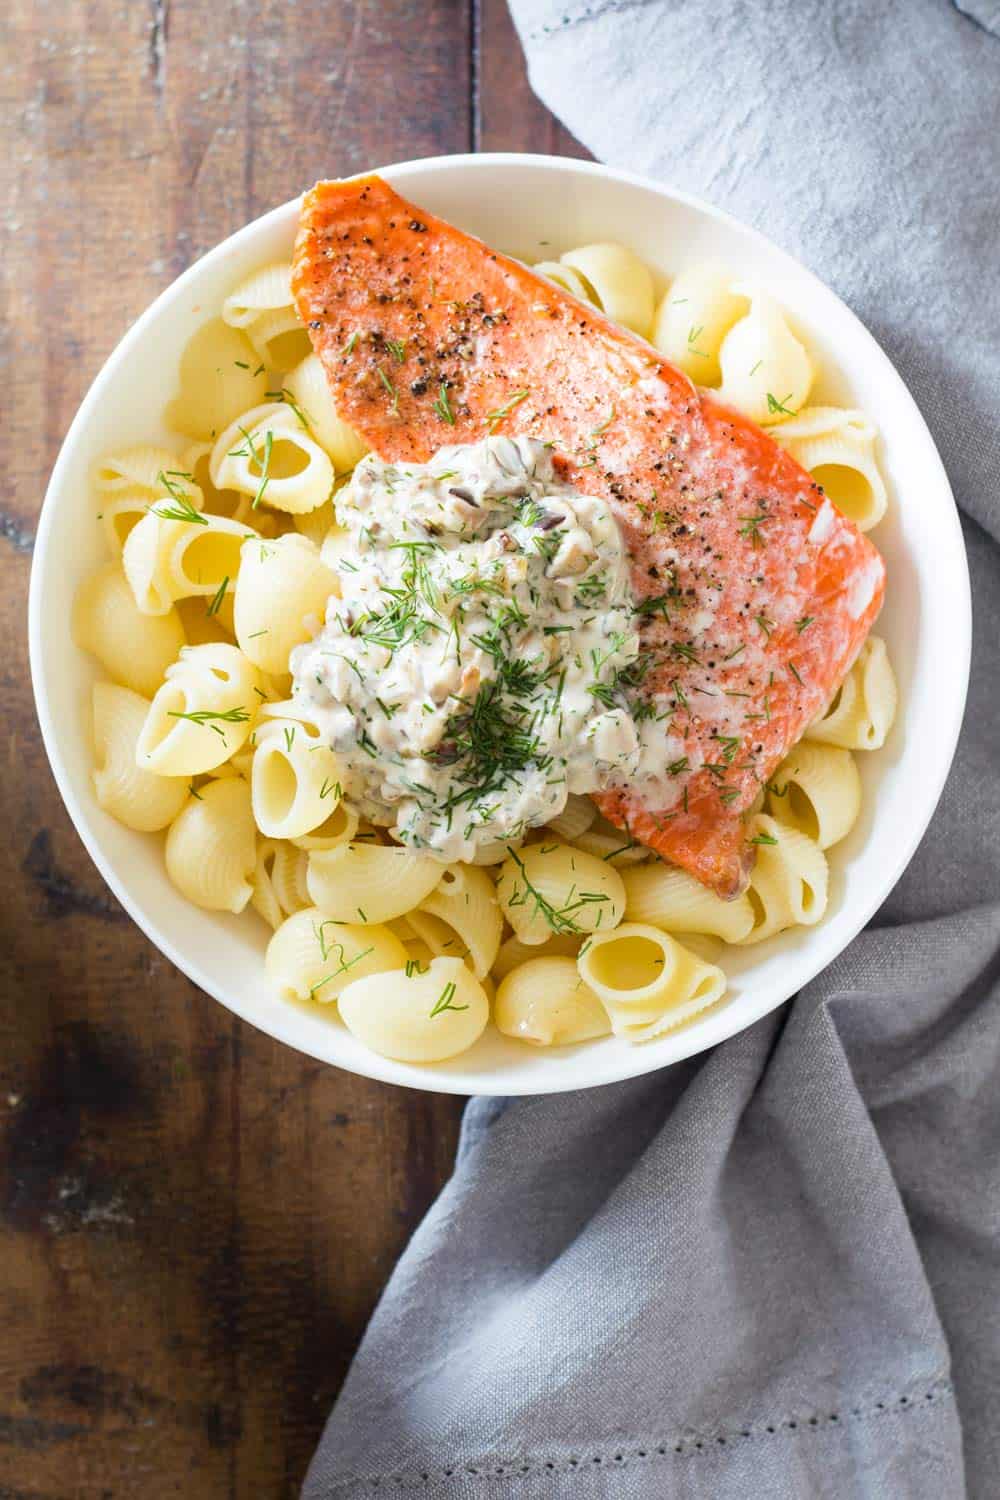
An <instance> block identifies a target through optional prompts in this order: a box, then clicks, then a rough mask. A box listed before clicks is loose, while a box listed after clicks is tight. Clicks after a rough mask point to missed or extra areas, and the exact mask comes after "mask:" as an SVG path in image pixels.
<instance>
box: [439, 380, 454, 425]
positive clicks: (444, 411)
mask: <svg viewBox="0 0 1000 1500" xmlns="http://www.w3.org/2000/svg"><path fill="white" fill-rule="evenodd" d="M434 410H435V412H436V413H437V415H438V417H439V418H440V420H441V421H442V422H447V423H448V426H449V427H454V425H455V413H454V412H453V411H452V409H451V402H450V401H449V399H448V387H447V386H446V385H445V383H444V381H442V382H441V384H440V385H439V386H438V393H437V397H436V399H435V401H434Z"/></svg>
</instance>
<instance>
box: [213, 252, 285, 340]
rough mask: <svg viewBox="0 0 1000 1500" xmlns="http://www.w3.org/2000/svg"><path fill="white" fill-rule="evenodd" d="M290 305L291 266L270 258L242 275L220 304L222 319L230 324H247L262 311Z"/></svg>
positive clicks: (254, 320) (236, 326)
mask: <svg viewBox="0 0 1000 1500" xmlns="http://www.w3.org/2000/svg"><path fill="white" fill-rule="evenodd" d="M291 305H292V266H291V262H290V261H287V260H281V261H272V262H270V264H268V265H266V266H261V267H260V269H259V270H257V271H252V272H251V273H250V275H249V276H245V277H244V278H243V280H242V281H241V282H240V283H239V285H238V286H237V287H236V288H235V290H234V291H232V292H230V294H229V296H228V297H227V298H226V300H225V302H223V304H222V317H223V320H224V321H225V322H226V323H228V324H229V326H230V327H231V328H249V327H250V326H251V324H253V323H255V322H256V320H257V319H258V318H259V317H260V316H261V314H262V313H265V312H271V311H273V310H274V309H275V308H283V307H291Z"/></svg>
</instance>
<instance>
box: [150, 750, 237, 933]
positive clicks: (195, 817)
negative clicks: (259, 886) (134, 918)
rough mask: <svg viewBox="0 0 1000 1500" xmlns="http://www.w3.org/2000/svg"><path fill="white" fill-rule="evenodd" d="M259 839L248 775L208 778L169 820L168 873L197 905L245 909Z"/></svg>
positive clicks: (223, 908) (178, 887) (233, 909)
mask: <svg viewBox="0 0 1000 1500" xmlns="http://www.w3.org/2000/svg"><path fill="white" fill-rule="evenodd" d="M256 844H257V830H256V828H255V827H254V821H253V813H252V812H251V810H250V788H249V787H248V786H247V784H246V782H245V781H244V780H243V778H242V777H240V776H232V777H227V778H226V779H225V780H223V781H209V782H206V783H205V785H204V786H203V787H202V788H201V789H200V790H199V792H198V793H197V795H192V796H191V797H190V798H189V799H188V801H187V803H186V805H185V806H184V808H183V809H182V810H181V812H180V814H179V815H178V817H177V818H176V819H175V820H174V822H173V823H172V824H171V825H170V831H169V832H168V834H167V842H166V846H165V850H164V857H165V860H166V866H167V874H168V875H169V876H170V879H171V880H172V881H173V883H174V885H175V886H176V887H177V889H178V890H179V891H180V892H181V894H182V895H183V896H186V897H187V899H188V900H189V901H192V902H193V903H194V905H195V906H201V907H204V908H205V909H206V910H208V911H231V912H240V911H242V910H243V908H244V907H245V906H246V904H247V902H248V901H249V900H250V897H251V896H252V895H253V886H252V885H251V884H250V877H251V876H252V875H253V873H254V867H255V865H256V862H257V849H256Z"/></svg>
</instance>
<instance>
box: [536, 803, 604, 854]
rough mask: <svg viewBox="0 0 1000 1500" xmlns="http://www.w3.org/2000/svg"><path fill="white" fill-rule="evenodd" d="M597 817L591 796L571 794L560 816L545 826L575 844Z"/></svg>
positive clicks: (557, 835)
mask: <svg viewBox="0 0 1000 1500" xmlns="http://www.w3.org/2000/svg"><path fill="white" fill-rule="evenodd" d="M596 817H597V808H596V807H595V806H594V804H593V802H591V800H590V798H589V797H575V796H573V795H570V796H569V797H567V798H566V806H565V807H564V808H563V810H562V812H561V813H560V814H559V816H558V817H556V818H550V819H549V821H548V822H547V823H546V825H545V826H546V828H549V829H551V831H552V832H553V833H554V834H555V835H556V837H557V838H560V839H565V841H566V843H567V844H574V843H576V842H577V840H578V839H579V837H580V835H581V834H582V833H586V832H587V829H588V828H589V827H590V826H591V824H592V823H593V821H594V819H595V818H596ZM616 832H617V830H616Z"/></svg>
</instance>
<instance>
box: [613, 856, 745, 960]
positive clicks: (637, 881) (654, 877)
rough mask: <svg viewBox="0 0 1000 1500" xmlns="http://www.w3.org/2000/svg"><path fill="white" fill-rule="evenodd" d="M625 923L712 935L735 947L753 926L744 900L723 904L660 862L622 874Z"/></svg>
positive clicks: (685, 875)
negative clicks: (638, 923)
mask: <svg viewBox="0 0 1000 1500" xmlns="http://www.w3.org/2000/svg"><path fill="white" fill-rule="evenodd" d="M622 880H623V882H624V885H625V920H626V922H641V923H645V924H647V925H652V926H653V927H662V929H663V931H664V932H685V933H687V932H702V933H714V935H715V936H716V937H720V938H723V939H724V940H725V941H726V942H727V943H737V942H739V940H740V938H744V937H746V935H747V933H748V932H749V931H750V929H751V927H752V926H753V909H752V908H751V906H750V902H749V900H748V899H747V897H746V896H737V897H736V899H735V901H723V900H722V898H721V897H720V896H717V895H716V894H715V892H714V891H710V890H709V889H708V888H707V887H706V886H703V885H701V884H700V883H699V882H698V881H697V880H695V878H694V876H693V875H689V874H688V873H687V871H686V870H682V869H680V868H679V867H678V866H677V865H670V864H667V863H666V862H665V861H664V860H653V861H651V862H650V863H649V864H647V865H641V866H637V867H635V868H633V869H631V870H626V871H625V872H624V874H623V875H622Z"/></svg>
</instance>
